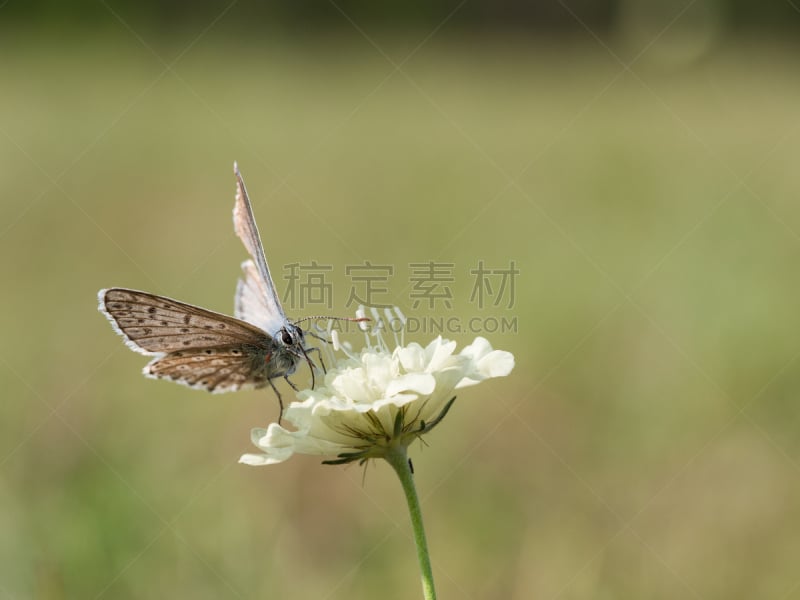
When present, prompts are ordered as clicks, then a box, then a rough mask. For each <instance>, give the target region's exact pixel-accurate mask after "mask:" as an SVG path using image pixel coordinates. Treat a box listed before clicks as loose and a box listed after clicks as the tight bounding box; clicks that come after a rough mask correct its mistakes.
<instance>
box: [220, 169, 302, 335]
mask: <svg viewBox="0 0 800 600" xmlns="http://www.w3.org/2000/svg"><path fill="white" fill-rule="evenodd" d="M233 170H234V173H235V174H236V202H235V204H234V206H233V229H234V231H236V235H237V236H239V239H241V240H242V243H243V244H244V247H245V248H246V249H247V252H248V253H249V254H250V256H251V257H252V258H253V262H254V266H255V268H256V270H255V272H254V273H249V272H248V269H247V268H245V280H244V285H245V286H248V285H250V282H249V281H248V279H252V278H253V277H255V276H256V275H257V279H260V281H259V282H257V283H256V282H254V286H255V287H258V288H260V289H259V290H258V292H259V293H261V295H262V300H261V302H260V304H261V306H263V311H262V314H260V315H259V317H258V321H259V323H263V324H264V325H263V328H264V329H265V331H267V333H269V334H270V335H275V333H276V332H277V331H278V330H279V329H280V328H281V327H283V326H284V325H285V324H286V323H288V320H287V319H286V315H285V314H284V312H283V307H282V306H281V303H280V301H279V300H278V293H277V291H276V290H275V283H274V282H273V281H272V276H271V275H270V273H269V267H268V266H267V259H266V258H265V256H264V247H263V245H262V244H261V236H259V234H258V227H256V221H255V217H253V207H252V205H251V204H250V197H249V196H248V195H247V189H246V188H245V187H244V180H243V179H242V175H241V173H239V168H238V167H237V166H236V165H235V164H234V166H233ZM244 266H245V265H243V267H244ZM241 285H242V283H241V282H240V286H241ZM238 296H239V294H238V293H237V304H238Z"/></svg>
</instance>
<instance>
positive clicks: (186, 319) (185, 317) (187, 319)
mask: <svg viewBox="0 0 800 600" xmlns="http://www.w3.org/2000/svg"><path fill="white" fill-rule="evenodd" d="M191 321H192V315H183V322H184V323H186V324H187V325H188V324H189V323H190V322H191Z"/></svg>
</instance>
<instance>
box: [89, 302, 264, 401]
mask: <svg viewBox="0 0 800 600" xmlns="http://www.w3.org/2000/svg"><path fill="white" fill-rule="evenodd" d="M98 297H99V309H100V311H101V312H102V313H103V314H105V316H106V317H107V318H108V320H109V321H110V322H111V325H112V326H113V327H114V329H115V330H116V331H117V333H119V334H120V335H121V336H122V337H123V338H124V339H125V343H126V344H127V345H128V347H129V348H131V349H132V350H135V351H136V352H139V353H141V354H148V355H151V356H155V357H156V358H155V359H154V360H152V361H151V362H150V363H149V364H148V365H147V366H146V367H145V368H144V374H145V375H147V376H148V377H158V378H167V379H171V380H173V381H176V382H177V383H182V384H184V385H189V386H192V387H199V388H202V389H206V390H209V391H213V392H222V391H233V390H237V389H241V388H242V387H261V386H263V385H266V383H267V367H268V364H267V360H266V358H267V357H268V355H269V352H270V348H271V347H272V339H271V338H270V336H269V335H267V334H266V333H265V332H264V331H261V330H260V329H259V328H258V327H255V326H254V325H252V324H250V323H247V322H244V321H240V320H239V319H235V318H233V317H229V316H227V315H223V314H220V313H216V312H213V311H210V310H205V309H203V308H199V307H197V306H192V305H191V304H185V303H183V302H179V301H177V300H173V299H171V298H165V297H164V296H156V295H155V294H150V293H148V292H140V291H137V290H129V289H123V288H110V289H107V290H100V292H99V294H98Z"/></svg>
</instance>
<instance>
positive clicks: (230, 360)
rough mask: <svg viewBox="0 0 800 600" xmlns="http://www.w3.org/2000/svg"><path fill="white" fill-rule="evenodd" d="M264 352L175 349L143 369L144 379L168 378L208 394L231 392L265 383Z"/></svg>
mask: <svg viewBox="0 0 800 600" xmlns="http://www.w3.org/2000/svg"><path fill="white" fill-rule="evenodd" d="M263 357H264V352H263V351H259V350H258V349H255V348H242V347H240V346H228V347H220V348H205V349H201V348H193V349H191V350H179V351H176V352H171V353H169V354H167V355H166V356H162V357H159V358H156V359H155V360H153V361H151V362H150V363H149V364H148V365H147V366H146V367H145V368H144V371H143V372H144V374H145V375H146V376H147V377H153V378H157V379H168V380H170V381H174V382H175V383H181V384H183V385H188V386H189V387H193V388H197V389H203V390H207V391H209V392H214V393H220V392H233V391H236V390H240V389H244V388H259V387H263V386H265V385H266V384H267V376H266V375H267V374H266V365H265V362H264V360H263Z"/></svg>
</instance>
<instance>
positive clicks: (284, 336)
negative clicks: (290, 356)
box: [281, 329, 292, 346]
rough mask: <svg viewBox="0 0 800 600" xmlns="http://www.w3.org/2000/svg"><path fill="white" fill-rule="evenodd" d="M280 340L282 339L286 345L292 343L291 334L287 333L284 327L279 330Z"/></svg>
mask: <svg viewBox="0 0 800 600" xmlns="http://www.w3.org/2000/svg"><path fill="white" fill-rule="evenodd" d="M281 340H282V341H283V343H284V344H286V345H287V346H288V345H290V344H291V343H292V336H291V335H289V332H288V331H286V330H285V329H284V330H283V331H282V332H281Z"/></svg>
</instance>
